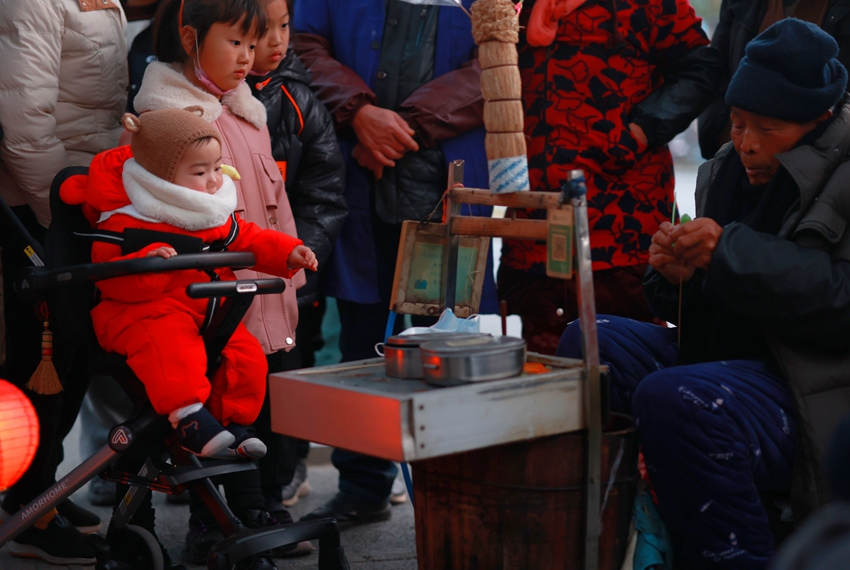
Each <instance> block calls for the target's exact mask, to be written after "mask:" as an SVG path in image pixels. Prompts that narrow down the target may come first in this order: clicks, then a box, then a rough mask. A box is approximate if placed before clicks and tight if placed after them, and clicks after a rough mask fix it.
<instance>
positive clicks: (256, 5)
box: [211, 0, 269, 38]
mask: <svg viewBox="0 0 850 570" xmlns="http://www.w3.org/2000/svg"><path fill="white" fill-rule="evenodd" d="M213 6H214V8H213V9H214V10H216V11H218V14H216V16H217V17H216V18H215V21H216V22H220V23H223V24H227V25H229V26H232V25H235V24H240V26H239V28H240V30H241V31H242V33H243V34H245V35H246V36H253V37H256V38H261V37H263V36H264V35H266V32H267V31H268V29H269V26H268V21H267V19H266V11H265V9H264V8H263V4H262V2H261V1H260V0H217V1H216V2H215V3H214V4H213ZM211 7H212V6H211Z"/></svg>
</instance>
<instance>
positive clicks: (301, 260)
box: [286, 245, 319, 271]
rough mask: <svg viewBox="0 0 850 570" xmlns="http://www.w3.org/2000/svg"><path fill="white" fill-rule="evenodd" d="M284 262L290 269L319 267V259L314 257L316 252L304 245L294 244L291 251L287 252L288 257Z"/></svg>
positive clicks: (315, 268) (314, 269)
mask: <svg viewBox="0 0 850 570" xmlns="http://www.w3.org/2000/svg"><path fill="white" fill-rule="evenodd" d="M286 264H287V265H288V266H289V268H290V269H312V270H313V271H317V270H318V269H319V260H318V259H316V254H315V253H313V250H312V249H310V248H309V247H307V246H306V245H298V246H295V249H293V250H292V253H290V254H289V259H287V260H286Z"/></svg>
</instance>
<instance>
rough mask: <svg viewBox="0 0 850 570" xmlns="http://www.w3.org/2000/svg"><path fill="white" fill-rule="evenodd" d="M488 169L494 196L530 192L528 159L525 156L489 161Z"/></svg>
mask: <svg viewBox="0 0 850 570" xmlns="http://www.w3.org/2000/svg"><path fill="white" fill-rule="evenodd" d="M487 169H488V170H489V172H490V192H492V193H493V194H507V193H509V192H525V191H528V189H529V187H528V159H527V158H526V157H525V156H512V157H510V158H496V159H494V160H488V161H487Z"/></svg>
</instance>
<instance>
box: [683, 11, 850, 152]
mask: <svg viewBox="0 0 850 570" xmlns="http://www.w3.org/2000/svg"><path fill="white" fill-rule="evenodd" d="M801 1H802V2H806V1H808V0H801ZM766 10H767V0H723V3H722V4H721V6H720V21H719V22H718V24H717V28H716V29H715V30H714V34H713V35H712V37H711V45H712V46H713V47H715V48H717V51H719V52H720V55H721V56H722V57H723V61H724V63H725V68H724V73H725V77H724V78H723V81H722V82H721V83H720V89H719V90H718V93H717V98H716V99H715V100H714V101H713V102H712V103H711V104H710V105H709V106H708V107H706V109H705V110H704V111H703V112H702V114H701V115H700V117H699V148H700V151H701V152H702V156H703V158H707V159H708V158H712V157H713V156H714V154H715V153H716V152H717V151H718V149H719V148H720V145H721V144H723V143H724V142H726V141H728V140H729V139H728V135H726V127H727V124H728V122H729V111H730V108H729V106H728V105H727V104H726V102H725V101H724V97H725V96H726V88H727V87H728V86H729V80H730V79H731V78H732V76H733V75H734V74H735V71H737V69H738V64H739V63H740V61H741V59H742V58H743V57H744V48H746V47H747V44H748V43H749V41H750V40H751V39H753V38H754V37H756V36H757V35H758V31H759V27H760V26H761V22H762V20H764V15H765V12H766ZM821 29H823V31H825V32H826V33H828V34H829V35H831V36H832V37H833V38H835V41H836V42H838V48H839V54H838V59H839V60H840V61H841V63H843V64H844V67H846V68H848V69H850V0H831V1H830V3H829V6H828V8H827V11H826V15H825V16H824V19H823V23H822V24H821ZM724 136H725V137H726V140H724V141H721V137H724Z"/></svg>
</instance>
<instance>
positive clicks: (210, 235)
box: [62, 109, 318, 457]
mask: <svg viewBox="0 0 850 570" xmlns="http://www.w3.org/2000/svg"><path fill="white" fill-rule="evenodd" d="M198 111H199V110H198ZM122 122H123V123H124V126H125V128H127V130H129V131H131V132H132V133H133V137H132V142H131V144H130V146H129V147H126V146H125V147H119V148H116V149H113V150H110V151H106V152H104V153H101V154H99V155H97V156H96V157H95V158H94V160H93V162H92V164H91V166H90V168H89V176H88V179H87V185H86V187H85V188H84V189H81V188H76V189H74V188H73V187H69V189H67V190H66V188H65V186H63V194H62V197H63V199H65V201H66V202H70V203H83V207H84V211H85V212H86V213H87V214H88V215H89V216H90V219H91V216H92V215H96V216H97V227H98V229H101V230H109V231H113V232H123V231H124V230H126V229H128V228H139V229H144V230H153V231H157V232H167V233H171V234H181V235H184V236H193V237H196V238H201V239H202V240H203V241H204V243H206V244H210V243H213V242H219V243H222V242H226V243H227V250H229V251H250V252H252V253H253V254H254V255H255V256H256V259H257V263H256V265H255V267H254V268H255V269H257V270H258V271H262V272H264V273H269V274H272V275H278V276H280V277H284V278H291V277H292V276H293V275H294V274H295V273H296V272H297V271H299V270H300V269H302V268H309V269H312V270H314V271H315V270H316V269H317V265H318V263H317V261H316V256H315V255H314V254H313V252H312V251H311V250H310V249H309V248H308V247H306V246H304V245H303V244H302V242H301V240H299V239H296V238H294V237H292V236H289V235H286V234H284V233H281V232H278V231H275V230H271V229H262V228H260V227H259V226H257V225H256V224H253V223H250V222H246V221H244V220H242V219H239V218H238V217H237V216H236V215H235V214H234V213H233V211H234V210H235V209H236V188H235V186H234V184H233V180H232V179H231V177H230V176H229V175H228V174H223V173H222V165H221V142H220V139H219V134H218V132H217V131H216V130H215V128H214V127H213V126H211V125H210V124H209V123H207V122H206V121H205V120H203V119H202V118H201V117H200V116H199V115H198V114H196V112H193V111H190V110H179V109H168V110H162V111H152V112H149V113H144V114H143V115H141V116H140V117H135V116H133V115H129V114H128V115H125V116H124V118H123V119H122ZM131 153H132V154H131ZM227 168H228V167H225V169H227ZM230 172H232V173H233V175H234V176H238V175H237V174H236V173H235V171H233V170H231V171H230ZM74 193H76V194H77V195H76V196H72V195H71V194H74ZM82 195H84V199H83V200H81V199H80V198H81V196H82ZM234 234H235V235H234ZM166 238H167V236H166V237H157V238H156V239H157V241H155V242H154V243H150V244H149V245H146V246H144V247H142V248H141V249H139V250H138V251H135V252H126V251H125V252H124V253H122V248H121V246H120V245H115V244H113V243H104V242H96V243H95V244H94V246H93V247H92V261H94V262H105V261H117V260H122V259H134V258H139V257H150V256H160V257H164V258H169V257H172V256H174V255H177V251H176V250H175V248H174V247H172V245H173V244H174V243H175V242H172V243H168V239H166ZM216 273H217V275H218V278H219V279H221V280H233V279H235V276H234V275H233V272H232V271H231V270H230V269H219V270H216ZM210 280H211V276H210V275H208V274H206V273H204V272H202V271H198V270H184V271H176V272H170V273H158V274H144V275H135V276H129V277H119V278H115V279H109V280H106V281H103V282H100V283H99V284H98V288H99V289H100V292H101V302H100V303H99V304H98V305H97V306H96V307H95V308H94V310H93V311H92V313H91V314H92V320H93V322H94V330H95V333H96V335H97V338H98V341H99V342H100V344H101V346H102V347H103V348H104V349H105V350H107V351H109V352H115V353H118V354H122V355H125V356H126V357H127V364H128V365H129V366H130V368H131V369H132V370H133V372H134V373H135V374H136V375H137V376H138V378H139V380H141V381H142V383H143V384H144V385H145V389H146V390H147V394H148V397H149V398H150V400H151V403H152V404H153V407H154V409H155V410H156V411H157V413H159V414H162V415H167V416H168V418H169V420H170V421H171V423H172V425H173V426H174V427H175V429H176V430H177V433H178V436H179V437H180V439H181V443H182V445H183V447H184V448H186V449H187V450H189V451H191V452H192V453H195V454H196V455H200V456H204V457H227V456H230V455H234V454H237V455H242V456H248V457H260V456H262V455H265V451H266V449H265V445H263V444H262V442H261V441H260V440H258V439H257V438H253V437H250V436H249V434H248V432H247V431H246V430H245V429H244V428H242V427H241V426H247V425H250V424H251V423H253V422H254V420H255V419H256V418H257V415H258V414H259V412H260V406H261V405H262V403H263V397H264V394H265V386H266V374H267V364H266V357H265V354H264V353H263V350H262V348H261V347H260V343H259V342H258V341H257V339H256V338H254V337H253V336H252V335H251V334H250V333H249V332H248V330H247V329H246V328H245V325H244V324H240V325H239V327H238V328H237V329H236V332H235V333H234V334H233V336H232V338H231V339H230V341H229V342H228V343H227V346H226V347H225V348H224V350H223V352H222V355H221V356H222V363H221V366H220V367H219V368H218V369H216V371H215V373H214V374H213V375H212V377H211V378H207V376H206V372H207V357H206V352H205V349H204V343H203V339H202V337H201V334H202V332H203V331H202V327H203V326H204V322H205V316H206V313H207V309H208V304H209V303H210V302H212V301H210V300H207V299H190V298H189V297H188V296H187V295H186V286H187V285H189V284H190V283H197V282H208V281H210ZM223 426H226V427H223Z"/></svg>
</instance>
